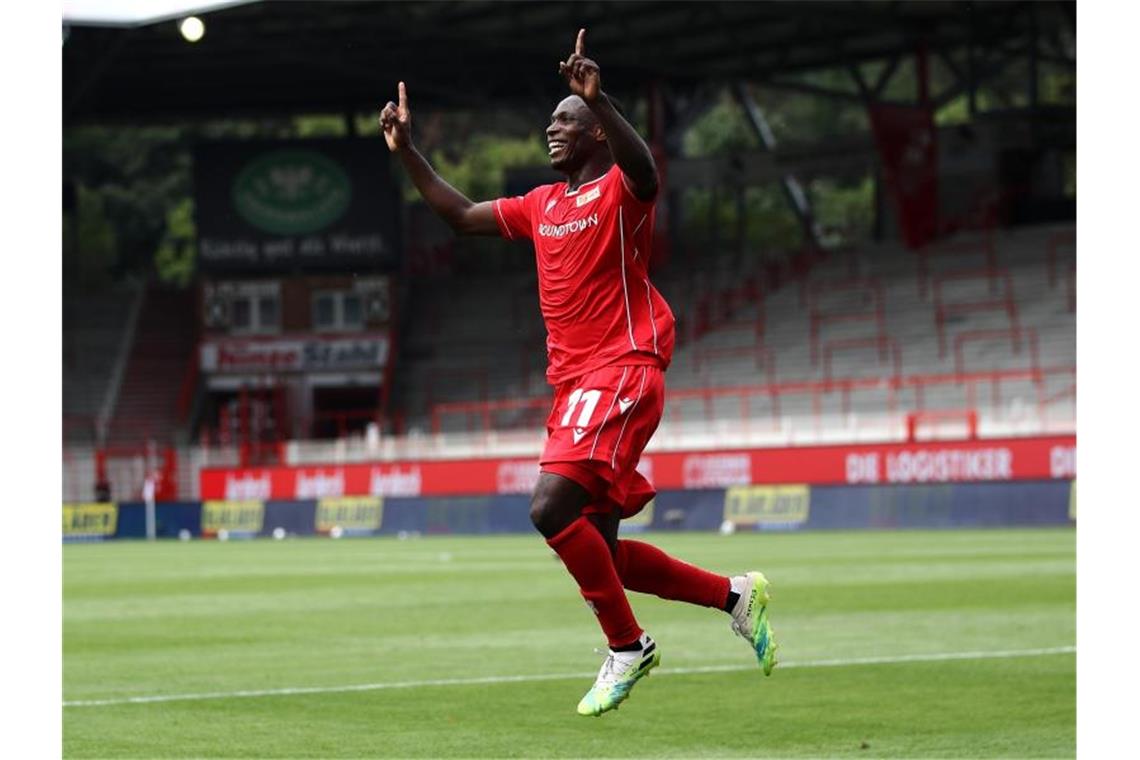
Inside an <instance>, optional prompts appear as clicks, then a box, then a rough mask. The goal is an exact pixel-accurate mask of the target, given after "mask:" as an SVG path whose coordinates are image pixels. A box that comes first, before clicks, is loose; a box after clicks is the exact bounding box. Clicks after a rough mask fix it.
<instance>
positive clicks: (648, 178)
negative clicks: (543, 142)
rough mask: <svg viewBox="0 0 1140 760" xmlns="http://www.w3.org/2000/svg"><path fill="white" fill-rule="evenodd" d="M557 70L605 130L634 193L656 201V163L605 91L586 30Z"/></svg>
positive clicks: (612, 149)
mask: <svg viewBox="0 0 1140 760" xmlns="http://www.w3.org/2000/svg"><path fill="white" fill-rule="evenodd" d="M558 70H559V71H560V72H562V75H563V76H564V77H566V82H567V83H568V84H569V85H570V91H571V92H573V93H574V94H575V95H577V96H578V97H580V98H581V99H582V100H584V101H585V102H586V105H587V106H589V107H590V110H591V111H593V113H594V115H595V116H596V117H597V119H598V123H599V124H601V125H602V129H604V130H605V131H606V142H607V143H608V144H609V146H610V154H611V155H613V157H614V163H616V164H617V165H618V166H619V167H621V171H622V173H623V174H624V175H625V176H626V177H628V178H629V181H630V184H632V186H633V187H632V190H633V194H634V195H636V196H637V197H638V198H640V199H641V200H643V201H649V200H653V198H655V197H656V196H657V186H658V179H657V163H656V162H655V161H654V160H653V154H652V153H651V152H650V151H649V146H648V145H646V144H645V141H644V140H642V139H641V135H639V134H637V130H636V129H634V128H633V126H632V125H631V124H630V123H629V122H628V121H626V120H625V118H624V117H623V116H622V115H621V114H620V113H618V111H617V109H615V108H614V106H613V103H611V102H610V99H609V98H608V97H607V96H606V93H605V92H604V91H603V90H602V75H601V70H600V69H599V68H598V64H597V62H595V61H593V60H591V59H590V58H587V57H586V30H585V29H579V30H578V39H577V41H576V42H575V43H574V53H573V54H572V55H571V56H570V57H569V58H567V59H566V60H565V61H563V62H561V63H559V64H558Z"/></svg>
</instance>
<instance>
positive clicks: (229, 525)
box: [202, 500, 265, 536]
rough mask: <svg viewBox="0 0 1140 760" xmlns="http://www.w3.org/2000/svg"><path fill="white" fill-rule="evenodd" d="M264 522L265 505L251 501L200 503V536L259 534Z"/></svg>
mask: <svg viewBox="0 0 1140 760" xmlns="http://www.w3.org/2000/svg"><path fill="white" fill-rule="evenodd" d="M264 521H265V505H264V504H263V503H262V502H260V501H257V500H252V501H204V502H202V535H204V536H212V535H217V534H218V532H219V531H223V530H224V531H226V532H227V533H260V532H261V526H262V524H263V523H264Z"/></svg>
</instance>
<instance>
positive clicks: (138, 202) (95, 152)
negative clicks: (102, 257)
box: [63, 127, 190, 275]
mask: <svg viewBox="0 0 1140 760" xmlns="http://www.w3.org/2000/svg"><path fill="white" fill-rule="evenodd" d="M63 167H64V177H65V178H68V179H71V180H72V181H74V182H76V183H77V184H78V185H79V186H81V187H83V188H85V192H86V196H85V197H83V196H81V197H80V208H81V210H80V216H81V217H84V216H85V215H86V219H87V221H86V222H85V223H84V224H81V225H80V226H81V230H80V235H79V243H78V252H79V255H80V256H81V257H83V258H86V257H87V256H89V255H95V254H94V252H93V251H92V249H91V248H90V246H91V245H96V246H99V245H106V241H107V238H106V236H103V237H98V236H97V237H95V238H90V239H89V238H88V231H89V230H91V229H92V228H93V227H95V228H98V227H100V226H101V225H106V226H108V227H110V228H111V229H112V230H113V236H112V239H113V247H114V251H115V256H114V263H113V265H112V266H111V270H112V272H113V273H114V274H116V275H117V274H121V273H124V272H128V271H136V272H137V271H146V270H147V269H148V268H149V266H150V264H151V261H152V260H153V257H154V254H155V251H156V250H157V249H158V247H159V245H160V243H161V242H162V240H163V237H164V236H165V235H166V224H167V216H168V214H169V212H170V211H171V209H173V208H174V207H175V206H176V205H177V204H178V203H180V202H182V201H184V200H185V199H187V198H188V197H189V195H190V153H189V150H188V144H187V140H186V132H185V130H183V129H180V128H172V127H146V128H123V129H120V128H112V127H81V128H76V129H71V130H68V131H66V132H65V133H64V142H63ZM94 216H98V217H100V218H101V221H96V220H95V219H94V218H92V217H94ZM104 253H105V252H104ZM85 266H87V265H86V264H85Z"/></svg>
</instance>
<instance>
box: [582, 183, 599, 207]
mask: <svg viewBox="0 0 1140 760" xmlns="http://www.w3.org/2000/svg"><path fill="white" fill-rule="evenodd" d="M601 197H602V188H600V187H595V188H593V189H592V190H590V192H588V193H582V194H581V195H579V196H578V200H577V201H576V202H577V204H578V208H582V207H583V206H585V205H586V204H587V203H589V202H590V201H596V200H597V199H598V198H601Z"/></svg>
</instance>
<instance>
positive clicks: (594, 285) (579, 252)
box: [493, 164, 674, 385]
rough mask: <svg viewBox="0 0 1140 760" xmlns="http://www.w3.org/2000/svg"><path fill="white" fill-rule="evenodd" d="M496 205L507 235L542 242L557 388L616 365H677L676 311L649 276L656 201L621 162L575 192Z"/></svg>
mask: <svg viewBox="0 0 1140 760" xmlns="http://www.w3.org/2000/svg"><path fill="white" fill-rule="evenodd" d="M493 205H494V210H495V219H496V221H497V222H498V224H499V231H500V232H501V233H502V234H503V237H506V238H510V239H519V238H529V239H530V240H532V241H534V252H535V259H536V263H537V265H538V299H539V304H540V306H541V308H542V318H543V320H544V321H545V323H546V333H547V335H546V356H547V362H548V364H547V369H546V379H547V381H548V382H549V383H550V384H551V385H558V384H559V383H561V382H564V381H566V380H568V379H570V378H573V377H577V376H579V375H582V374H585V373H586V372H590V371H592V370H595V369H598V368H600V367H604V366H606V365H609V364H621V363H625V364H655V365H657V366H659V367H661V369H665V368H666V367H668V366H669V362H670V360H671V359H672V358H673V342H674V327H673V326H674V320H673V312H672V310H670V308H669V304H668V303H666V302H665V299H664V298H663V297H662V296H661V294H660V293H659V292H658V291H657V288H655V287H653V285H652V284H651V283H650V282H649V274H648V269H647V267H648V264H649V261H648V259H649V253H650V250H651V241H652V237H653V219H654V203H653V201H649V202H646V201H642V200H639V199H638V198H637V196H635V195H634V194H633V192H632V191H631V190H630V189H629V186H628V185H627V184H626V180H625V177H624V175H623V174H622V172H621V169H620V168H619V167H618V166H617V165H616V164H615V165H614V166H613V167H612V168H611V169H610V170H609V171H608V172H606V173H605V174H603V175H602V176H601V177H599V178H598V179H596V180H593V181H592V182H586V183H584V184H582V185H581V186H580V187H579V188H578V189H577V190H569V189H567V186H566V183H565V182H558V183H555V184H553V185H541V186H539V187H536V188H535V189H533V190H531V191H530V192H529V193H527V194H526V195H523V196H516V197H514V198H500V199H498V200H496V201H494V202H493Z"/></svg>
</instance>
